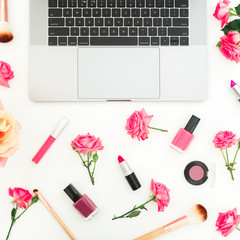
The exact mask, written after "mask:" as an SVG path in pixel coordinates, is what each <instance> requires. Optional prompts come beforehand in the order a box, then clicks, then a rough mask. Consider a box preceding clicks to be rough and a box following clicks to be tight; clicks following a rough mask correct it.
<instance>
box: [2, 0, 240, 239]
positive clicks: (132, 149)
mask: <svg viewBox="0 0 240 240" xmlns="http://www.w3.org/2000/svg"><path fill="white" fill-rule="evenodd" d="M232 2H235V3H236V4H235V5H237V2H239V1H236V0H235V1H232ZM216 3H217V1H216V0H214V1H213V0H211V1H209V6H208V13H209V14H208V17H209V19H208V34H209V35H208V40H209V41H208V45H209V97H208V100H207V101H205V102H199V103H193V102H187V103H186V102H184V103H177V102H173V103H168V102H162V103H153V102H149V103H146V102H139V103H35V102H31V101H30V100H29V98H28V44H29V41H28V37H29V31H28V24H29V17H28V8H29V1H25V0H23V1H19V0H9V18H10V23H11V26H12V31H13V33H14V35H15V39H14V40H13V41H12V42H11V43H9V44H5V45H0V60H4V61H6V62H9V63H10V64H11V65H12V68H13V70H14V72H15V79H14V80H12V81H10V85H11V88H10V89H7V88H4V87H0V98H1V100H2V101H3V103H4V105H5V108H6V109H7V110H9V111H11V112H12V113H13V114H14V116H15V118H16V119H17V120H18V121H19V122H20V123H21V124H22V126H23V127H22V130H21V140H20V141H21V147H20V149H19V150H18V151H17V152H16V153H15V154H14V155H13V156H12V157H11V158H10V159H9V161H8V162H7V165H6V167H5V168H3V169H0V183H1V187H0V213H1V214H0V239H1V240H2V239H5V236H6V234H7V231H8V228H9V225H10V211H11V209H12V206H11V204H10V201H11V198H10V197H9V196H8V188H9V187H22V188H26V189H29V190H33V189H34V188H38V189H39V190H40V191H41V192H42V194H43V195H44V196H45V198H46V199H47V200H48V202H49V203H50V204H51V205H52V207H53V209H54V210H55V211H56V212H57V213H58V214H59V216H60V217H61V218H62V219H63V220H64V222H65V223H66V224H67V226H69V228H70V229H71V230H72V232H73V233H74V234H75V235H76V236H77V238H78V239H84V240H85V239H86V240H90V239H91V240H93V239H94V240H95V239H98V240H128V239H133V238H134V237H137V236H139V235H141V234H144V233H146V232H148V231H150V230H153V229H155V228H157V227H160V226H161V225H164V224H166V223H168V222H169V221H172V220H174V219H175V218H177V217H180V216H181V215H183V214H184V213H185V211H187V210H188V209H189V207H190V206H192V205H194V204H196V203H201V204H203V205H204V206H205V207H206V208H207V209H208V214H209V218H208V220H207V222H205V223H202V224H199V225H194V226H190V227H187V228H184V229H181V230H179V231H177V232H174V233H171V234H169V235H166V236H165V237H163V238H162V239H166V240H183V239H184V240H192V239H194V240H202V239H211V240H214V239H223V237H222V236H221V235H220V233H218V232H216V230H215V222H216V219H217V216H218V212H219V211H220V212H221V211H222V212H226V211H227V210H229V209H233V208H235V207H237V208H238V210H239V213H240V194H239V191H240V166H239V165H236V171H235V172H234V175H235V182H233V181H232V180H231V179H230V175H229V172H228V171H227V170H226V168H225V166H224V161H223V158H222V155H221V153H220V151H219V150H217V149H215V148H214V146H213V143H212V140H213V137H214V135H215V134H216V133H217V132H218V131H220V130H230V131H233V132H235V133H237V134H238V137H240V131H239V127H240V122H239V116H240V103H239V102H238V101H237V99H236V97H235V95H234V93H233V92H232V90H231V89H230V88H229V81H230V79H234V80H236V81H237V82H238V83H240V77H239V73H240V65H237V64H236V63H234V62H230V61H228V60H226V59H225V58H224V57H223V56H222V55H221V53H220V52H219V50H218V49H217V48H216V47H215V45H216V43H217V42H218V39H219V37H220V36H221V35H222V34H221V32H220V31H219V29H220V22H218V21H217V20H215V19H214V18H213V17H212V13H213V11H214V9H215V6H216ZM235 5H234V4H233V6H235ZM199 17H201V16H199ZM39 71H41V69H39ZM196 74H197V73H196ZM193 77H194V76H193ZM141 108H145V110H146V112H147V113H148V114H149V115H151V114H153V115H154V118H153V120H152V122H151V125H152V126H155V127H161V128H166V129H168V130H169V132H168V133H160V132H157V131H153V130H151V133H150V135H149V139H148V140H146V141H143V142H138V141H137V140H132V139H131V137H130V136H129V135H128V134H127V133H126V130H125V129H124V127H125V123H126V119H127V118H128V117H129V116H130V115H131V113H132V112H133V111H135V110H140V109H141ZM191 114H195V115H197V116H198V117H200V118H201V122H200V124H199V126H198V127H197V129H196V131H195V135H196V138H195V140H194V141H193V143H192V145H191V146H190V148H189V149H188V151H187V152H186V153H185V154H182V155H181V154H179V153H178V152H176V151H174V150H173V149H171V148H170V147H169V143H170V142H171V140H172V138H173V137H174V135H175V134H176V132H177V131H178V129H179V128H180V127H184V126H185V124H186V122H187V121H188V119H189V118H190V116H191ZM62 116H67V117H68V118H69V119H70V121H71V122H70V124H69V126H68V127H67V128H66V129H65V130H64V132H63V134H62V135H61V136H60V138H59V139H57V141H56V142H55V143H54V145H53V146H52V148H51V149H50V150H49V151H48V153H47V154H46V156H45V157H44V158H43V159H42V161H41V162H40V163H39V164H38V165H37V166H36V165H35V164H34V163H32V161H31V159H32V157H33V156H34V154H35V153H36V151H37V150H38V149H39V147H40V145H41V144H42V143H43V141H45V140H46V138H47V137H48V135H49V134H50V132H51V130H52V128H53V127H54V126H55V124H56V122H57V121H58V120H59V119H60V118H61V117H62ZM88 132H90V133H91V134H94V135H95V136H100V137H101V139H102V141H103V145H104V146H105V149H104V150H103V151H100V152H99V157H100V159H99V162H98V164H97V168H96V175H95V178H96V185H95V186H92V185H91V183H90V180H89V177H88V175H87V171H86V169H85V168H84V167H83V166H82V163H81V161H80V159H79V157H78V156H77V154H76V153H75V152H73V150H72V149H71V147H70V143H71V140H72V139H73V138H74V137H76V135H77V134H86V133H88ZM234 153H235V149H231V156H232V157H233V154H234ZM118 154H121V155H122V156H123V157H124V158H125V159H126V160H128V163H129V164H130V165H131V167H132V168H133V169H134V171H135V173H136V174H137V176H138V178H139V180H140V181H141V183H142V188H141V189H139V190H138V191H136V192H133V191H132V190H131V189H130V187H129V185H128V184H127V182H126V180H125V179H124V177H123V175H122V173H121V170H120V168H119V166H118V163H117V156H118ZM239 158H240V156H238V159H239ZM193 160H200V161H203V162H205V163H207V164H210V163H211V162H213V163H215V164H216V169H217V176H216V184H215V187H214V188H210V187H209V185H208V184H204V185H202V186H200V187H195V186H192V185H190V184H188V183H187V182H186V181H185V178H184V177H183V170H184V168H185V166H186V165H187V163H188V162H190V161H193ZM239 162H240V159H239ZM151 178H153V179H154V180H155V181H158V182H161V183H164V184H166V185H167V187H168V188H170V190H171V192H170V196H171V201H170V205H169V207H168V208H167V209H166V210H165V212H163V213H161V212H160V213H158V212H157V205H156V203H150V204H148V205H147V208H148V212H143V213H142V214H141V215H140V216H138V217H137V218H135V219H123V220H122V219H120V220H117V221H112V220H111V218H112V217H113V215H114V214H116V215H119V214H122V213H124V212H125V211H127V210H130V208H132V207H133V206H134V205H135V204H141V203H143V202H144V201H145V200H147V199H148V196H149V194H150V190H149V188H150V181H151ZM69 183H73V184H74V186H75V187H77V188H78V189H79V191H80V192H81V193H86V194H87V195H88V196H90V198H92V199H93V200H94V201H95V203H96V204H97V206H98V207H99V209H100V211H99V213H98V215H96V216H95V217H94V218H93V219H92V220H91V221H88V222H85V221H84V220H83V219H82V217H81V216H80V215H79V213H78V212H77V211H76V210H75V209H74V208H73V206H72V202H71V200H70V199H69V198H68V197H67V196H66V194H65V193H64V192H63V189H64V188H65V187H66V186H67V185H68V184H69ZM239 238H240V232H238V231H237V230H236V231H235V232H233V233H232V234H231V235H230V236H229V237H228V239H229V240H235V239H239ZM10 239H14V240H22V239H24V240H32V239H34V240H45V239H46V240H66V239H68V237H67V235H66V234H65V233H64V232H63V230H62V229H61V228H60V226H59V225H58V223H57V222H56V221H55V220H54V219H53V218H52V216H51V215H50V214H49V212H48V211H47V210H46V209H45V208H44V206H43V205H42V204H41V203H40V202H39V203H37V204H36V205H34V206H33V207H32V209H30V210H29V212H27V213H26V214H24V215H23V217H22V218H21V219H20V220H19V221H18V222H17V223H16V224H15V226H14V228H13V231H12V233H11V238H10Z"/></svg>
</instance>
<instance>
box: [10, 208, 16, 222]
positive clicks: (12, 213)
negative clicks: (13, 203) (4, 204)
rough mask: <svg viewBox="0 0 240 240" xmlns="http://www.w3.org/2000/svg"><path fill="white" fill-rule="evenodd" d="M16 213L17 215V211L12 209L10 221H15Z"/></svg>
mask: <svg viewBox="0 0 240 240" xmlns="http://www.w3.org/2000/svg"><path fill="white" fill-rule="evenodd" d="M16 213H17V209H16V208H13V209H12V211H11V219H12V220H13V219H15V216H16Z"/></svg>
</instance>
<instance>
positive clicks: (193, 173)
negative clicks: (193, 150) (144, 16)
mask: <svg viewBox="0 0 240 240" xmlns="http://www.w3.org/2000/svg"><path fill="white" fill-rule="evenodd" d="M184 176H185V178H186V180H187V181H188V182H189V183H190V184H192V185H201V184H203V183H205V182H206V181H207V179H208V167H207V166H206V165H205V164H204V163H203V162H200V161H193V162H190V163H189V164H188V165H187V166H186V168H185V170H184Z"/></svg>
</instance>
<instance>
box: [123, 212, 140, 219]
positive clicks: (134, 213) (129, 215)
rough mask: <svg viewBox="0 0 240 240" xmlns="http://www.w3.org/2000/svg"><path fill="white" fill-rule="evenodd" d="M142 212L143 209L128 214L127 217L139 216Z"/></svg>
mask: <svg viewBox="0 0 240 240" xmlns="http://www.w3.org/2000/svg"><path fill="white" fill-rule="evenodd" d="M140 213H141V211H133V212H131V213H130V214H128V215H127V216H126V217H127V218H133V217H137V216H138V215H139V214H140Z"/></svg>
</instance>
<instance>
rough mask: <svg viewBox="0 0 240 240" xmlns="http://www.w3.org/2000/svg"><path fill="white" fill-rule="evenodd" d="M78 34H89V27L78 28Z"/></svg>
mask: <svg viewBox="0 0 240 240" xmlns="http://www.w3.org/2000/svg"><path fill="white" fill-rule="evenodd" d="M80 35H81V36H89V28H88V27H82V28H80Z"/></svg>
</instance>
